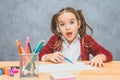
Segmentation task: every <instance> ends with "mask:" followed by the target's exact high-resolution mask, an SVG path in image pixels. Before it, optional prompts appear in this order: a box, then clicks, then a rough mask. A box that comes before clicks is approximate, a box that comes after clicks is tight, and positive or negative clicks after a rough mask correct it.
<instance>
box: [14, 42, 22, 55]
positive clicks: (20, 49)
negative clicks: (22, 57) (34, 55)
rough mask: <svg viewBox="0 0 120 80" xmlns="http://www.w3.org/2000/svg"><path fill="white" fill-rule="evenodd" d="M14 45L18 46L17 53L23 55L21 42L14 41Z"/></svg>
mask: <svg viewBox="0 0 120 80" xmlns="http://www.w3.org/2000/svg"><path fill="white" fill-rule="evenodd" d="M16 43H17V46H18V50H19V53H20V54H22V53H24V49H23V47H22V45H21V42H20V41H19V40H16Z"/></svg>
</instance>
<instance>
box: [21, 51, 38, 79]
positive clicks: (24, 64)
mask: <svg viewBox="0 0 120 80" xmlns="http://www.w3.org/2000/svg"><path fill="white" fill-rule="evenodd" d="M19 62H20V79H22V78H31V77H32V78H37V77H38V67H37V66H38V62H39V61H38V54H33V53H31V54H30V53H24V54H20V55H19Z"/></svg>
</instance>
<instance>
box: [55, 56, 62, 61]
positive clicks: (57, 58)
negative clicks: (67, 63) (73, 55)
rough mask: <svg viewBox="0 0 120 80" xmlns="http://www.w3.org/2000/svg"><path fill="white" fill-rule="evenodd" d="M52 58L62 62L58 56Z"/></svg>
mask: <svg viewBox="0 0 120 80" xmlns="http://www.w3.org/2000/svg"><path fill="white" fill-rule="evenodd" d="M54 59H55V60H56V61H57V62H62V59H61V58H59V57H58V56H56V57H55V58H54Z"/></svg>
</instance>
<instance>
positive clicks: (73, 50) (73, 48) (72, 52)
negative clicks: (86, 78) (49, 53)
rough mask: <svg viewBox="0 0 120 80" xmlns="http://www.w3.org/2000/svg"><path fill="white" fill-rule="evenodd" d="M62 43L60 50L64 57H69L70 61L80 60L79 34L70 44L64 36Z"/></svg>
mask: <svg viewBox="0 0 120 80" xmlns="http://www.w3.org/2000/svg"><path fill="white" fill-rule="evenodd" d="M62 38H63V40H64V41H63V43H62V50H61V52H62V53H63V54H64V55H65V57H67V58H69V59H71V60H72V61H77V60H80V57H79V56H80V52H81V45H80V36H79V35H77V37H76V38H75V39H74V40H73V42H72V43H71V44H69V43H68V42H67V41H66V39H65V38H64V37H62Z"/></svg>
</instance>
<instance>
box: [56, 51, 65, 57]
mask: <svg viewBox="0 0 120 80" xmlns="http://www.w3.org/2000/svg"><path fill="white" fill-rule="evenodd" d="M56 54H58V55H59V56H61V57H65V55H64V54H62V53H61V52H56Z"/></svg>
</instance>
